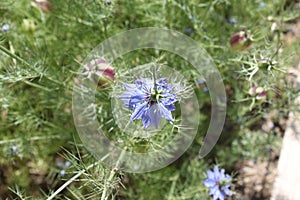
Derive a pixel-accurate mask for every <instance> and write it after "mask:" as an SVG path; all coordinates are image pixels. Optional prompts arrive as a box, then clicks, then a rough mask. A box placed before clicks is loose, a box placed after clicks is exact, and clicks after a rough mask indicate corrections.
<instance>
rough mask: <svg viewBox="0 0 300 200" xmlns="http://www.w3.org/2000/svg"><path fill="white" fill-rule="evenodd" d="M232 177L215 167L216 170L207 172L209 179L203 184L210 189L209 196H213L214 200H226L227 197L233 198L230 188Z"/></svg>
mask: <svg viewBox="0 0 300 200" xmlns="http://www.w3.org/2000/svg"><path fill="white" fill-rule="evenodd" d="M230 182H231V176H229V175H227V174H226V175H225V170H224V169H221V170H219V168H218V166H216V165H215V166H214V170H213V171H211V170H208V171H207V179H205V180H204V181H203V184H204V185H205V186H206V187H208V188H209V189H210V190H209V195H212V196H213V199H214V200H224V199H225V198H226V196H231V195H232V191H231V190H230V189H229V188H230Z"/></svg>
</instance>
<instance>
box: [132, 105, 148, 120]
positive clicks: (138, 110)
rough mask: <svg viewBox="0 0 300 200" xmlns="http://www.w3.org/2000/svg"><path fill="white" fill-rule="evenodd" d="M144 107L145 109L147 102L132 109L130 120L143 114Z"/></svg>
mask: <svg viewBox="0 0 300 200" xmlns="http://www.w3.org/2000/svg"><path fill="white" fill-rule="evenodd" d="M146 109H147V102H144V103H142V104H139V105H137V106H136V107H135V109H134V111H133V112H132V115H131V117H130V121H133V120H135V119H140V118H141V117H142V116H143V115H144V113H145V111H146Z"/></svg>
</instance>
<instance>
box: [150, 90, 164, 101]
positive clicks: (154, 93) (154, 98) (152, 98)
mask: <svg viewBox="0 0 300 200" xmlns="http://www.w3.org/2000/svg"><path fill="white" fill-rule="evenodd" d="M161 93H162V90H158V89H152V91H151V95H150V102H153V103H157V102H158V100H159V99H160V98H162V97H163V96H162V95H161Z"/></svg>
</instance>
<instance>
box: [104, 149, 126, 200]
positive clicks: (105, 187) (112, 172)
mask: <svg viewBox="0 0 300 200" xmlns="http://www.w3.org/2000/svg"><path fill="white" fill-rule="evenodd" d="M124 153H125V150H123V151H122V152H121V154H120V156H119V158H118V160H117V163H116V165H115V168H113V169H112V170H111V171H110V174H109V177H108V179H107V181H106V183H105V186H104V190H103V192H102V195H101V200H107V199H108V195H109V194H108V188H109V186H108V185H109V184H110V183H111V182H112V180H113V178H114V176H115V175H116V173H117V171H118V170H117V169H118V167H119V164H120V161H121V160H122V158H123V156H124Z"/></svg>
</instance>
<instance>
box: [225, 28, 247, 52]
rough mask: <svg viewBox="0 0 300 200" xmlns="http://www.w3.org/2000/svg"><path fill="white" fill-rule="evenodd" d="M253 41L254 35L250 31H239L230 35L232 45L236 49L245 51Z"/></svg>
mask: <svg viewBox="0 0 300 200" xmlns="http://www.w3.org/2000/svg"><path fill="white" fill-rule="evenodd" d="M251 43H252V35H251V33H250V31H245V30H242V31H239V32H237V33H234V34H233V35H232V36H231V37H230V46H231V48H232V49H233V50H235V51H243V50H246V49H248V48H249V47H250V46H251Z"/></svg>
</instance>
